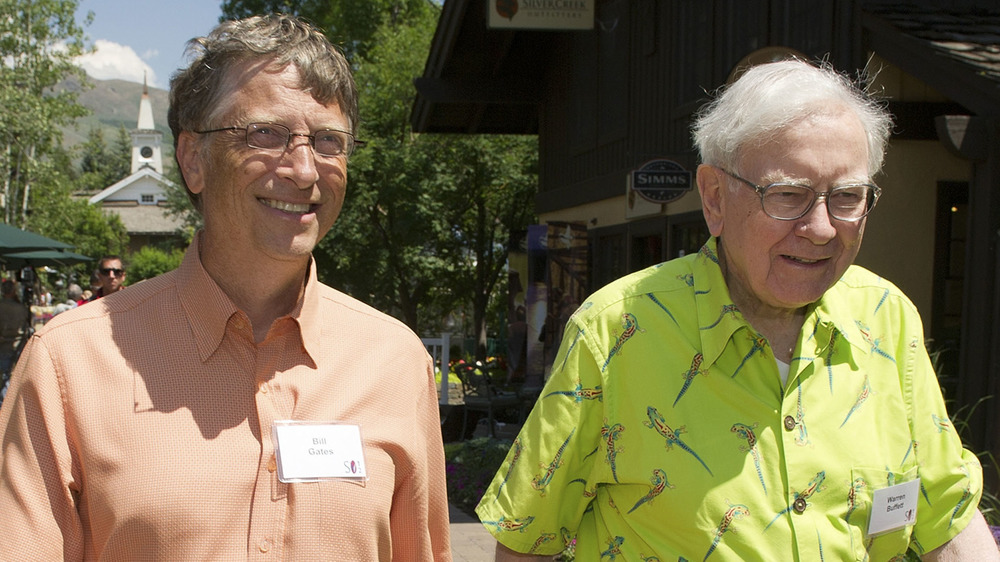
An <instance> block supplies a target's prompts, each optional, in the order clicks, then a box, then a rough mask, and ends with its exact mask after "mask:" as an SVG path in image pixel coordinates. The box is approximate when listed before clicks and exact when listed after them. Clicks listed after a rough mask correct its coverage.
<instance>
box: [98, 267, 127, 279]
mask: <svg viewBox="0 0 1000 562" xmlns="http://www.w3.org/2000/svg"><path fill="white" fill-rule="evenodd" d="M100 271H101V275H111V274H112V273H114V274H115V277H121V276H122V275H124V274H125V270H124V269H118V268H115V267H102V268H101V269H100Z"/></svg>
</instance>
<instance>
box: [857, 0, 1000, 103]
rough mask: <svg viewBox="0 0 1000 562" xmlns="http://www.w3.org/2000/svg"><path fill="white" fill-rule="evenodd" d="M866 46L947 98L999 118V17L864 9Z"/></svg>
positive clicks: (983, 13)
mask: <svg viewBox="0 0 1000 562" xmlns="http://www.w3.org/2000/svg"><path fill="white" fill-rule="evenodd" d="M861 25H862V27H863V29H864V31H865V33H866V35H867V46H868V47H869V48H870V50H872V51H874V52H875V53H877V54H878V55H879V56H880V57H882V58H884V59H885V60H887V61H889V62H891V63H892V64H893V65H895V66H897V67H899V68H900V69H901V70H903V71H904V72H906V73H907V74H910V75H912V76H914V77H915V78H917V79H919V80H921V81H923V82H925V83H926V84H927V85H929V86H931V87H932V88H934V89H935V90H937V91H938V92H940V93H941V94H943V95H944V96H946V97H947V98H949V99H951V100H953V101H954V102H956V103H959V104H961V105H962V106H964V107H966V108H968V109H969V110H970V111H972V112H974V113H976V114H978V115H982V116H988V117H1000V12H998V11H996V10H994V11H992V12H986V11H945V10H929V9H919V8H914V7H906V6H904V7H902V8H900V7H899V6H888V7H873V8H868V9H866V10H865V11H864V12H863V14H862V23H861Z"/></svg>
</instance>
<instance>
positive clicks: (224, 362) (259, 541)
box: [0, 243, 451, 561]
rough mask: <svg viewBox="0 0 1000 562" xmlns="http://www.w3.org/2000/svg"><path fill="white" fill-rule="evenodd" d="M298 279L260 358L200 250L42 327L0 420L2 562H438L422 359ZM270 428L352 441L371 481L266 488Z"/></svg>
mask: <svg viewBox="0 0 1000 562" xmlns="http://www.w3.org/2000/svg"><path fill="white" fill-rule="evenodd" d="M310 272H311V273H310V277H309V280H308V282H307V285H306V290H305V293H304V296H303V298H302V301H301V302H300V303H299V305H298V306H297V308H296V310H294V311H293V312H292V313H291V314H290V315H289V316H287V317H284V318H281V319H279V320H277V321H275V323H274V324H273V325H272V327H271V330H270V332H269V333H268V334H267V337H266V339H265V340H264V341H263V342H261V343H259V344H258V343H255V342H254V337H253V332H252V330H251V326H250V322H249V320H248V318H247V316H246V315H245V314H244V313H243V312H241V311H239V310H238V309H237V308H236V307H235V305H234V304H233V303H232V301H231V300H230V299H229V298H228V297H227V296H226V295H225V294H224V293H223V292H222V290H221V289H220V288H219V287H218V285H216V284H215V283H214V282H213V281H212V280H211V278H210V277H209V276H208V275H207V273H206V272H205V270H204V269H203V268H202V266H201V261H200V259H199V256H198V252H197V243H195V244H192V247H191V248H190V249H189V250H188V253H187V255H186V256H185V258H184V262H183V264H182V265H181V267H180V268H179V269H177V270H176V271H173V272H171V273H168V274H166V275H163V276H160V277H158V278H155V279H151V280H148V281H145V282H142V283H139V284H136V285H135V286H133V287H130V288H129V289H128V290H126V291H122V292H120V293H117V294H115V295H111V296H109V297H108V298H105V299H101V300H100V301H97V302H95V303H92V304H89V305H87V306H84V307H80V308H78V309H75V310H71V311H69V312H66V313H64V314H61V315H59V316H57V317H56V318H54V319H53V320H52V321H51V322H50V323H49V324H48V325H46V326H45V327H44V328H43V329H41V330H39V331H38V333H37V334H35V336H34V337H33V338H32V339H31V341H30V343H29V344H28V347H27V349H26V350H25V351H24V353H23V355H22V357H21V361H20V362H19V364H18V366H17V369H16V370H15V373H14V377H13V381H12V383H11V388H10V393H9V394H8V395H7V399H6V400H5V401H4V403H3V408H2V409H0V431H3V438H2V449H0V559H4V560H12V559H26V558H25V557H28V558H32V559H38V560H56V559H65V560H237V559H246V560H390V559H391V560H420V561H425V560H450V558H451V554H450V550H449V542H448V506H447V499H446V492H445V480H444V453H443V449H442V445H441V432H440V425H439V417H438V411H437V400H436V394H435V388H434V376H433V365H432V363H431V361H430V358H429V356H428V355H427V352H426V351H425V349H424V347H423V345H422V344H421V342H420V340H419V338H417V336H416V335H415V334H413V333H412V332H411V331H410V330H409V329H407V328H406V327H405V326H404V325H402V324H401V323H400V322H398V321H396V320H394V319H392V318H390V317H388V316H386V315H384V314H382V313H380V312H378V311H376V310H374V309H372V308H370V307H368V306H367V305H364V304H362V303H360V302H358V301H356V300H354V299H351V298H349V297H347V296H345V295H343V294H341V293H339V292H337V291H335V290H333V289H331V288H330V287H327V286H325V285H323V284H321V283H319V282H317V280H316V277H315V268H314V267H310ZM275 420H314V421H337V422H345V423H352V424H357V425H359V426H360V429H361V435H362V440H363V445H364V455H365V464H366V467H367V473H368V480H367V482H364V483H357V482H354V481H346V480H328V481H320V482H297V483H282V482H281V481H279V479H278V476H277V471H276V463H275V455H274V442H273V440H272V422H273V421H275Z"/></svg>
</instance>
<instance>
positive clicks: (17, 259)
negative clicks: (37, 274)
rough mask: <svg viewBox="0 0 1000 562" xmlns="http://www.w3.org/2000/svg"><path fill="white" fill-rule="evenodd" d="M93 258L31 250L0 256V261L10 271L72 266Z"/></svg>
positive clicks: (70, 253)
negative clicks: (29, 267) (32, 267)
mask: <svg viewBox="0 0 1000 562" xmlns="http://www.w3.org/2000/svg"><path fill="white" fill-rule="evenodd" d="M93 260H94V258H91V257H87V256H84V255H82V254H77V253H75V252H70V251H68V250H66V251H62V250H31V251H28V252H11V253H6V254H0V261H2V262H3V263H4V265H5V266H6V267H8V268H10V269H20V268H22V267H26V266H29V265H30V266H34V267H42V266H46V265H47V266H53V267H56V266H60V265H73V264H77V263H84V262H88V261H93Z"/></svg>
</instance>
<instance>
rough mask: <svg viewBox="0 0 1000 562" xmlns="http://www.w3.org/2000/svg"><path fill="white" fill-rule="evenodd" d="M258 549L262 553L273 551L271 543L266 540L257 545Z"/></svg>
mask: <svg viewBox="0 0 1000 562" xmlns="http://www.w3.org/2000/svg"><path fill="white" fill-rule="evenodd" d="M257 548H259V549H260V551H261V552H264V553H266V552H268V551H269V550H271V541H269V540H267V539H264V540H262V541H260V544H259V545H257Z"/></svg>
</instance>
